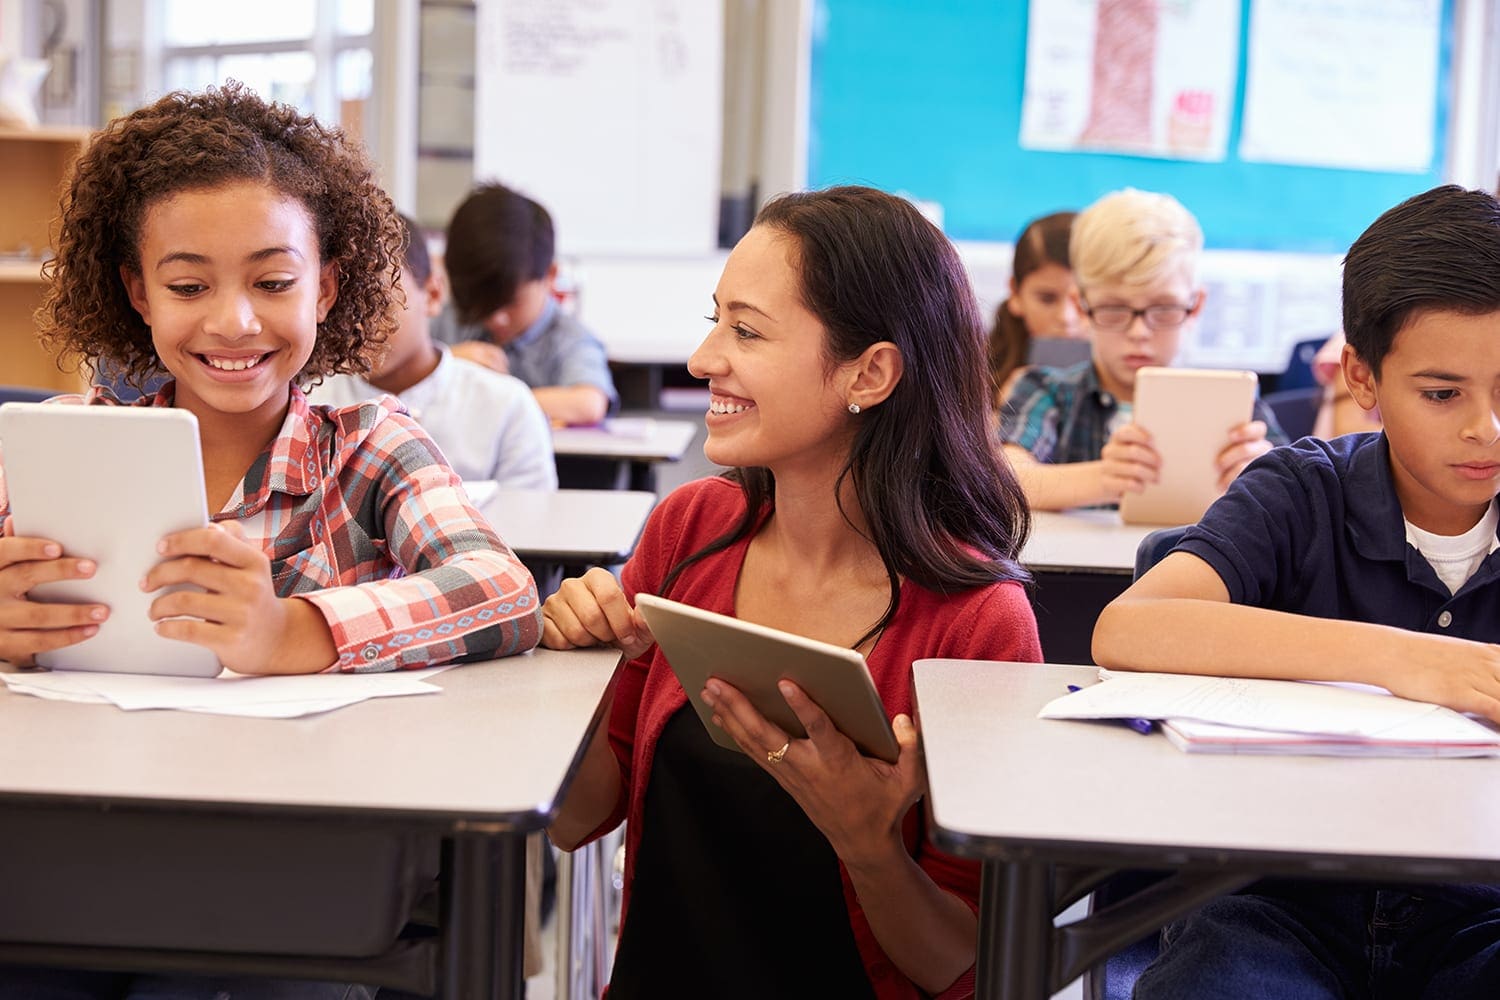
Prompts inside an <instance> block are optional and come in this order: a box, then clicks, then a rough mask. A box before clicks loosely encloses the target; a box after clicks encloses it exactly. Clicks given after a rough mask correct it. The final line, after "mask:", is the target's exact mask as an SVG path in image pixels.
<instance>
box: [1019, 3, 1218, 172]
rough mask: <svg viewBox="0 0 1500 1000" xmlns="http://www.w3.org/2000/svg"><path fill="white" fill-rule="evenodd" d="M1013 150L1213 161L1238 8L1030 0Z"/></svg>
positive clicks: (1203, 5) (1215, 158) (1216, 151)
mask: <svg viewBox="0 0 1500 1000" xmlns="http://www.w3.org/2000/svg"><path fill="white" fill-rule="evenodd" d="M1026 32H1027V34H1026V83H1025V90H1024V92H1023V96H1022V106H1021V140H1020V145H1021V147H1022V148H1023V149H1037V150H1053V151H1063V152H1069V151H1071V152H1090V153H1101V152H1109V153H1127V154H1132V155H1136V156H1159V157H1168V158H1173V159H1188V160H1212V161H1217V160H1223V159H1224V157H1225V152H1226V150H1227V147H1228V142H1229V123H1230V119H1231V116H1232V113H1233V110H1234V104H1235V96H1236V95H1235V76H1236V69H1237V65H1238V53H1239V33H1240V5H1239V3H1238V0H1195V2H1190V3H1161V2H1160V0H1064V2H1058V0H1032V2H1031V5H1030V9H1029V12H1028V20H1027V25H1026Z"/></svg>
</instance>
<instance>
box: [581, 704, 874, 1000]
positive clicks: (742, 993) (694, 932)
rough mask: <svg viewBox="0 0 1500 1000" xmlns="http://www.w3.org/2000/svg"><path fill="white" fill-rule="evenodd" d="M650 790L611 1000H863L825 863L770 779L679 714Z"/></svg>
mask: <svg viewBox="0 0 1500 1000" xmlns="http://www.w3.org/2000/svg"><path fill="white" fill-rule="evenodd" d="M649 780H650V783H649V784H648V785H647V786H646V801H645V808H644V811H643V814H642V816H643V818H642V829H641V839H640V845H639V847H638V852H639V853H638V856H637V857H636V859H635V878H634V882H633V883H632V885H631V892H630V909H629V913H628V914H627V916H626V922H625V926H624V928H623V929H622V931H621V934H620V943H619V949H618V951H617V952H616V954H615V967H614V972H613V974H612V975H611V977H610V984H609V995H610V998H611V1000H630V998H635V997H664V996H705V997H707V996H712V997H716V998H726V1000H727V998H735V997H745V998H754V1000H763V998H766V997H778V998H783V997H803V996H807V997H814V996H831V997H853V998H858V997H871V998H873V997H874V991H873V990H872V989H871V987H870V981H869V978H868V977H867V976H866V975H865V968H864V963H863V962H862V961H861V959H860V955H859V950H858V948H857V946H856V945H855V942H854V932H853V931H852V930H851V929H850V927H849V910H848V907H847V906H846V905H845V903H844V890H843V882H842V880H841V879H840V877H839V866H838V858H837V856H836V855H835V854H834V853H833V848H832V847H831V846H829V844H828V841H827V839H826V838H825V837H824V836H823V834H822V833H821V832H820V831H819V830H818V828H817V827H815V826H814V825H813V823H812V821H811V820H809V819H808V818H807V814H806V813H804V812H803V811H802V809H801V807H800V806H798V805H797V803H796V801H795V800H793V799H792V797H791V796H790V795H788V794H787V793H786V792H785V791H783V790H782V788H781V786H780V785H778V784H777V783H776V781H775V780H774V779H773V778H772V777H771V776H770V775H769V774H766V773H765V772H764V771H762V770H761V768H760V767H759V766H758V765H757V764H756V763H755V762H754V761H752V760H750V759H749V758H748V757H746V756H745V755H744V754H741V753H739V752H737V751H734V750H726V749H724V748H723V747H720V746H718V745H717V744H716V743H714V742H713V740H712V739H710V738H709V735H708V733H707V731H706V730H705V729H704V727H703V723H702V722H701V721H700V720H699V719H698V716H697V714H696V713H695V712H694V711H693V710H692V708H691V707H689V706H684V707H683V708H681V709H679V710H678V711H677V713H676V714H674V715H673V716H672V718H671V719H670V720H669V721H668V722H667V725H666V728H665V729H663V730H662V734H661V737H660V739H659V740H658V742H657V746H656V753H655V756H654V759H653V762H652V765H651V777H650V779H649Z"/></svg>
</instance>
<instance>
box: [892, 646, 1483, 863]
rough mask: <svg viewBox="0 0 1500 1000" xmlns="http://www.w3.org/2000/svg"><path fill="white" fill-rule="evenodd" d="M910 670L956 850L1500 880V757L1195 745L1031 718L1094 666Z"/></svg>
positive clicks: (955, 663)
mask: <svg viewBox="0 0 1500 1000" xmlns="http://www.w3.org/2000/svg"><path fill="white" fill-rule="evenodd" d="M915 675H916V701H917V706H918V711H919V713H920V718H921V725H922V732H923V740H924V744H925V748H926V759H927V771H928V780H929V782H930V788H931V792H930V795H931V802H932V814H933V819H934V823H935V825H936V827H937V837H938V841H939V843H944V844H947V845H948V847H949V848H950V849H952V850H955V851H957V852H959V853H962V854H967V855H970V856H976V857H1004V856H1011V855H1015V854H1020V853H1024V854H1026V855H1028V856H1032V857H1036V856H1045V857H1050V858H1052V859H1053V860H1056V861H1059V862H1068V861H1076V862H1078V863H1082V864H1101V863H1110V862H1109V861H1108V860H1105V859H1106V858H1109V859H1113V860H1114V862H1115V863H1120V862H1125V863H1129V862H1130V861H1131V860H1134V861H1136V862H1144V861H1149V860H1150V859H1151V858H1153V857H1154V858H1156V859H1158V860H1161V859H1165V860H1168V861H1170V862H1171V863H1173V864H1181V863H1192V862H1202V863H1206V864H1223V863H1225V862H1228V861H1234V860H1237V859H1238V860H1240V861H1243V862H1248V863H1249V864H1250V866H1253V867H1257V868H1260V869H1262V870H1265V871H1280V872H1283V873H1286V874H1293V873H1299V872H1300V873H1303V874H1317V875H1334V874H1337V873H1340V872H1345V873H1349V874H1354V875H1371V876H1373V875H1376V874H1383V873H1388V872H1393V871H1399V872H1401V873H1403V874H1405V875H1408V876H1419V877H1431V878H1433V879H1435V880H1443V879H1445V878H1455V877H1457V878H1461V879H1472V880H1475V881H1495V880H1500V837H1496V836H1495V831H1496V830H1500V759H1497V758H1484V759H1463V760H1455V759H1449V760H1415V759H1398V758H1382V759H1359V758H1339V757H1268V756H1261V757H1255V756H1234V755H1230V754H1224V755H1219V754H1188V753H1184V752H1182V751H1180V750H1178V749H1176V748H1175V747H1173V746H1172V745H1171V744H1170V743H1168V742H1167V740H1166V738H1165V737H1163V736H1162V735H1160V734H1159V733H1156V734H1153V735H1151V736H1141V735H1139V734H1137V733H1135V732H1133V731H1131V730H1130V729H1127V728H1126V727H1124V726H1118V725H1114V724H1111V723H1083V722H1069V721H1061V720H1046V719H1038V718H1036V713H1037V712H1038V711H1039V710H1040V709H1041V707H1042V705H1043V704H1045V703H1046V702H1048V701H1050V700H1052V699H1053V698H1055V697H1057V696H1058V695H1060V694H1062V693H1064V692H1065V691H1066V686H1067V685H1068V684H1069V683H1073V684H1088V683H1090V682H1091V681H1092V679H1093V677H1094V676H1095V671H1094V668H1092V667H1071V666H1069V667H1064V666H1052V665H1044V664H1018V663H992V662H988V661H979V660H933V661H922V662H918V663H917V664H916V666H915ZM1140 867H1149V865H1148V864H1144V863H1143V864H1140Z"/></svg>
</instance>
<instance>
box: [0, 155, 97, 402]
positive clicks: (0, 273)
mask: <svg viewBox="0 0 1500 1000" xmlns="http://www.w3.org/2000/svg"><path fill="white" fill-rule="evenodd" d="M89 134H90V132H89V130H88V129H82V128H61V127H46V128H38V129H14V128H0V163H4V164H5V171H4V175H3V178H4V179H3V180H0V254H7V255H14V254H17V253H20V254H25V255H26V256H27V257H30V258H33V259H25V258H21V259H17V258H15V257H14V256H9V257H6V258H4V259H0V383H5V384H9V385H34V386H40V387H42V388H47V389H58V390H62V391H72V390H75V389H78V388H79V387H80V386H81V385H82V383H83V380H82V378H81V377H80V376H78V375H77V374H75V373H72V372H64V371H60V370H59V369H58V367H57V363H56V361H55V360H54V359H53V358H52V357H51V356H49V355H48V354H47V352H45V351H44V350H42V348H41V345H40V344H38V343H37V339H36V320H35V314H36V311H37V309H38V308H39V307H40V306H41V304H42V292H43V291H44V286H43V284H42V273H41V258H42V256H43V255H44V254H46V253H47V250H48V247H50V246H51V241H52V234H53V226H54V225H55V224H56V219H57V215H58V209H59V198H60V196H61V193H62V187H63V181H64V180H65V179H66V178H67V176H68V171H70V170H71V169H72V167H73V161H74V160H76V159H77V158H78V154H79V153H80V152H82V151H83V147H84V144H85V143H86V142H88V138H89Z"/></svg>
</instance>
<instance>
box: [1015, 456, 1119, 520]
mask: <svg viewBox="0 0 1500 1000" xmlns="http://www.w3.org/2000/svg"><path fill="white" fill-rule="evenodd" d="M1005 457H1006V458H1008V459H1009V460H1010V464H1011V468H1013V469H1014V470H1015V472H1016V479H1017V480H1018V481H1019V482H1020V484H1021V490H1022V491H1023V492H1024V493H1025V494H1026V502H1027V503H1029V504H1030V505H1031V507H1032V509H1033V510H1068V509H1069V508H1072V507H1085V506H1089V505H1092V504H1098V503H1109V502H1111V501H1113V500H1118V499H1119V494H1115V495H1114V496H1110V495H1109V494H1108V492H1107V491H1106V490H1105V489H1104V475H1103V473H1104V463H1103V462H1073V463H1069V464H1065V465H1054V464H1051V463H1048V462H1038V461H1037V460H1036V458H1035V457H1034V456H1033V455H1032V454H1031V452H1029V451H1027V450H1026V449H1025V448H1022V447H1020V446H1019V445H1014V444H1008V445H1006V446H1005Z"/></svg>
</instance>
